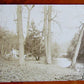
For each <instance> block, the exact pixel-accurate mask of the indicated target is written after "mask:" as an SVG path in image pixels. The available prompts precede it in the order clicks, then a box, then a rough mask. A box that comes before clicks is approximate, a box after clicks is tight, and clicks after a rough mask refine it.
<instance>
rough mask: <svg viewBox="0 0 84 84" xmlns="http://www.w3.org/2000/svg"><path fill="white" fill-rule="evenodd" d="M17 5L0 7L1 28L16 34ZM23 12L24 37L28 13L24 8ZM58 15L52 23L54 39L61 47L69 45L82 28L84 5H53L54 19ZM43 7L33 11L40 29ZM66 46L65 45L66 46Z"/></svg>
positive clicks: (37, 6)
mask: <svg viewBox="0 0 84 84" xmlns="http://www.w3.org/2000/svg"><path fill="white" fill-rule="evenodd" d="M16 7H17V6H16V5H0V26H2V27H3V28H6V29H7V30H10V31H11V32H14V33H16V22H15V21H14V19H16V18H17V17H16ZM22 11H23V29H24V35H25V33H26V26H27V25H26V24H27V16H28V11H27V9H26V8H25V7H24V5H23V8H22ZM56 13H57V17H56V18H55V20H57V21H58V22H59V25H60V27H59V25H58V24H56V22H53V21H52V37H53V38H52V39H53V41H55V40H56V42H57V43H59V44H60V45H63V43H64V44H69V41H70V40H71V39H72V38H73V36H74V34H75V32H77V31H78V30H77V29H78V28H77V27H78V26H80V22H84V5H53V12H52V17H53V16H54V15H55V14H56ZM43 19H44V16H43V5H35V7H34V8H33V9H32V11H31V21H32V20H33V21H35V24H36V27H37V28H38V29H40V30H41V29H42V28H43ZM64 46H65V45H64Z"/></svg>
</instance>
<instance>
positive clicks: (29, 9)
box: [25, 5, 34, 36]
mask: <svg viewBox="0 0 84 84" xmlns="http://www.w3.org/2000/svg"><path fill="white" fill-rule="evenodd" d="M25 7H26V8H27V10H28V19H27V36H29V33H28V31H29V27H30V13H31V10H32V8H33V7H34V5H32V6H31V7H30V8H29V7H28V6H27V5H25Z"/></svg>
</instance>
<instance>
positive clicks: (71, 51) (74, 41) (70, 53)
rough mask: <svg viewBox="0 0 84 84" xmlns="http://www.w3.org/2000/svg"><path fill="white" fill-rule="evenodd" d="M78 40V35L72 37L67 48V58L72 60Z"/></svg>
mask: <svg viewBox="0 0 84 84" xmlns="http://www.w3.org/2000/svg"><path fill="white" fill-rule="evenodd" d="M78 39H79V33H76V34H75V36H74V37H73V39H72V41H71V44H70V46H69V48H68V57H69V58H71V59H72V57H73V55H74V53H75V49H76V46H77V43H78Z"/></svg>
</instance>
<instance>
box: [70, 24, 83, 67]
mask: <svg viewBox="0 0 84 84" xmlns="http://www.w3.org/2000/svg"><path fill="white" fill-rule="evenodd" d="M83 31H84V25H83V26H82V30H81V33H80V36H79V40H78V44H77V46H76V50H75V54H74V56H73V59H72V64H71V67H72V68H75V64H76V60H77V57H78V53H79V49H80V45H81V40H82V37H83Z"/></svg>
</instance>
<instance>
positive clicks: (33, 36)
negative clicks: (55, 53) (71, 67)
mask: <svg viewBox="0 0 84 84" xmlns="http://www.w3.org/2000/svg"><path fill="white" fill-rule="evenodd" d="M24 47H25V53H26V54H28V53H32V55H33V56H34V57H36V60H39V57H40V56H42V54H45V50H44V40H43V36H42V32H41V31H40V30H38V29H36V26H35V23H34V22H31V28H29V36H27V38H26V41H25V45H24Z"/></svg>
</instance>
